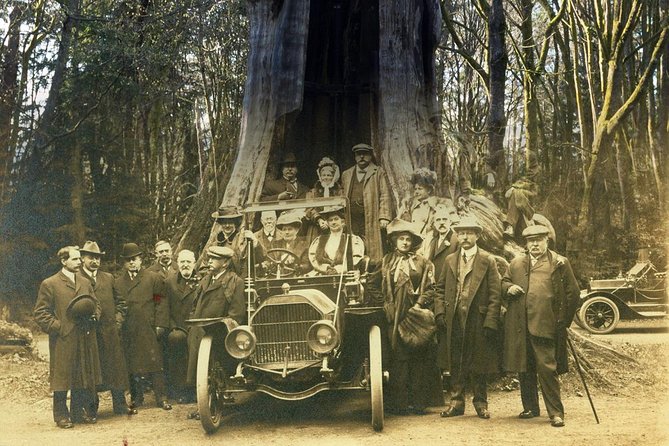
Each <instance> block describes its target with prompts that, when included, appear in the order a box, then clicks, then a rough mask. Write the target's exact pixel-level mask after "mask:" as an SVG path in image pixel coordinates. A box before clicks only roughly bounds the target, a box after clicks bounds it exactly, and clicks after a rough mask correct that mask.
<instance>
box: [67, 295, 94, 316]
mask: <svg viewBox="0 0 669 446" xmlns="http://www.w3.org/2000/svg"><path fill="white" fill-rule="evenodd" d="M96 308H97V300H96V299H95V297H93V296H91V295H89V294H80V295H78V296H77V297H75V298H74V299H72V300H71V301H70V303H69V304H68V306H67V309H66V310H65V313H66V314H67V315H68V316H69V317H70V318H72V319H88V318H90V317H91V316H93V315H94V314H95V309H96Z"/></svg>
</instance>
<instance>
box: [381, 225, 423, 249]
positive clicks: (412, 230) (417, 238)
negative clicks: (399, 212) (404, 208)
mask: <svg viewBox="0 0 669 446" xmlns="http://www.w3.org/2000/svg"><path fill="white" fill-rule="evenodd" d="M386 232H387V233H388V236H389V237H391V236H392V237H396V236H398V235H400V234H401V233H403V232H407V233H409V234H411V237H412V238H413V249H416V248H418V246H420V244H421V243H423V236H422V235H421V233H420V228H419V227H418V225H416V224H414V223H412V222H410V221H406V220H402V219H399V218H395V219H393V221H391V222H390V223H388V226H386Z"/></svg>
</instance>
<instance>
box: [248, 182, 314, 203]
mask: <svg viewBox="0 0 669 446" xmlns="http://www.w3.org/2000/svg"><path fill="white" fill-rule="evenodd" d="M285 191H290V192H293V193H294V194H295V196H294V197H293V198H304V197H306V195H307V192H309V188H308V187H307V186H305V185H304V184H302V183H300V182H299V181H298V182H297V191H295V189H293V186H292V185H291V184H290V183H289V182H288V181H286V180H285V179H284V178H283V177H281V178H279V179H276V180H267V181H265V184H264V185H263V188H262V192H261V193H260V201H276V200H278V199H279V198H278V196H279V194H280V193H281V192H285Z"/></svg>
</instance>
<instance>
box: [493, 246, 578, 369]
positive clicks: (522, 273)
mask: <svg viewBox="0 0 669 446" xmlns="http://www.w3.org/2000/svg"><path fill="white" fill-rule="evenodd" d="M547 256H548V261H549V263H550V268H551V273H550V286H551V287H552V289H553V296H554V298H553V302H552V308H551V311H546V314H543V315H537V317H536V318H535V319H534V320H533V321H530V323H531V324H536V327H535V329H533V330H532V331H533V332H534V333H541V327H540V325H542V324H551V325H553V326H554V328H555V330H554V331H555V333H556V338H555V359H556V360H557V371H558V373H565V372H567V371H568V367H567V366H568V361H567V327H569V325H571V322H572V320H573V319H574V314H575V313H576V307H577V306H578V301H579V295H580V290H579V287H578V282H577V281H576V277H574V272H573V271H572V269H571V264H570V263H569V260H567V258H566V257H563V256H561V255H560V254H558V253H556V252H554V251H551V250H549V251H548V252H547ZM532 280H533V277H532V274H531V272H530V256H529V254H525V255H523V256H518V257H516V258H514V259H513V260H512V261H511V264H510V265H509V270H508V271H507V273H506V274H505V275H504V278H503V279H502V291H503V297H504V304H505V306H506V308H507V311H506V314H505V315H504V369H505V370H507V371H510V372H525V371H526V370H527V354H526V352H527V346H526V339H527V335H526V333H527V332H528V321H527V309H526V308H527V302H526V295H525V293H523V294H522V295H521V296H511V295H509V294H508V290H509V288H510V287H511V285H514V284H515V285H518V286H520V287H521V288H522V289H523V290H525V291H527V290H528V289H529V287H530V286H532V284H531V281H532ZM551 331H553V330H551Z"/></svg>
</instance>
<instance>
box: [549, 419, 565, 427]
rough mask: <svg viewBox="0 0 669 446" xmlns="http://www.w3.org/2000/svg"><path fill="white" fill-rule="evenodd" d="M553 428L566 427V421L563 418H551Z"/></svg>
mask: <svg viewBox="0 0 669 446" xmlns="http://www.w3.org/2000/svg"><path fill="white" fill-rule="evenodd" d="M551 426H553V427H564V420H563V419H562V417H553V418H551Z"/></svg>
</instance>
